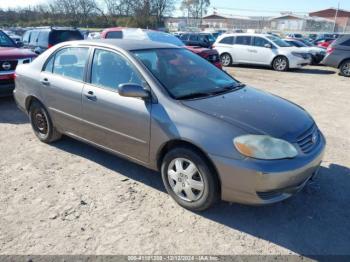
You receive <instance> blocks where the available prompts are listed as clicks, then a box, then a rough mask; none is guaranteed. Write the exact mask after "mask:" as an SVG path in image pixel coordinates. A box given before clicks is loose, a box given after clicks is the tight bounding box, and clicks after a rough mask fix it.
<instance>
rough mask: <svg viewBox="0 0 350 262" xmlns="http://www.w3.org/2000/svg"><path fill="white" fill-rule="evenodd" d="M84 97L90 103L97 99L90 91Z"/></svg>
mask: <svg viewBox="0 0 350 262" xmlns="http://www.w3.org/2000/svg"><path fill="white" fill-rule="evenodd" d="M85 97H86V98H87V99H89V100H92V101H95V100H96V99H97V97H96V96H95V95H94V92H92V91H89V92H87V94H85Z"/></svg>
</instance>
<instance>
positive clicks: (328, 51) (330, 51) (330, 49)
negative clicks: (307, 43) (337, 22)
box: [326, 46, 335, 55]
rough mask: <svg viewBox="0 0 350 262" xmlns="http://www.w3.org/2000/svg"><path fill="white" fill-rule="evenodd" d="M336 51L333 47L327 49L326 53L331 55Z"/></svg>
mask: <svg viewBox="0 0 350 262" xmlns="http://www.w3.org/2000/svg"><path fill="white" fill-rule="evenodd" d="M334 50H335V49H334V48H333V47H331V46H329V47H327V50H326V52H327V54H329V55H330V54H331V53H333V51H334Z"/></svg>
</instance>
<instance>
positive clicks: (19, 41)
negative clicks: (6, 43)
mask: <svg viewBox="0 0 350 262" xmlns="http://www.w3.org/2000/svg"><path fill="white" fill-rule="evenodd" d="M3 32H4V33H5V34H7V35H8V36H9V37H10V38H11V39H12V40H13V41H14V42H15V43H16V45H17V46H21V45H22V44H23V43H22V37H21V36H19V35H16V34H15V33H14V32H12V31H3Z"/></svg>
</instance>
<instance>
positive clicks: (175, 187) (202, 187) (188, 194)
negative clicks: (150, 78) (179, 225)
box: [161, 147, 219, 211]
mask: <svg viewBox="0 0 350 262" xmlns="http://www.w3.org/2000/svg"><path fill="white" fill-rule="evenodd" d="M206 162H207V161H206V160H205V158H204V157H202V156H201V154H200V153H198V152H197V151H195V150H192V149H190V148H187V147H179V148H175V149H173V150H171V151H170V152H168V153H167V154H166V155H165V157H164V158H163V162H162V167H161V173H162V179H163V183H164V186H165V188H166V190H167V192H168V193H169V195H170V196H171V197H172V198H173V199H174V200H175V201H176V202H177V203H178V204H179V205H180V206H182V207H184V208H186V209H188V210H191V211H203V210H206V209H208V208H209V207H211V206H212V205H214V203H215V202H216V201H217V200H218V199H219V182H218V178H217V176H216V174H215V172H214V171H213V170H212V169H211V168H210V167H209V166H208V164H207V163H206ZM178 166H179V167H180V168H178ZM177 169H179V170H181V171H182V172H179V170H177Z"/></svg>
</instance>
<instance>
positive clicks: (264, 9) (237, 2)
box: [0, 0, 350, 16]
mask: <svg viewBox="0 0 350 262" xmlns="http://www.w3.org/2000/svg"><path fill="white" fill-rule="evenodd" d="M47 1H48V0H0V8H8V7H11V8H13V7H18V6H22V7H24V6H28V5H36V4H40V3H46V2H47ZM100 1H101V0H100ZM177 2H178V3H179V2H181V0H177ZM338 2H339V4H340V8H341V9H346V10H350V0H244V1H242V0H211V7H210V8H209V10H208V14H211V13H213V11H214V8H216V10H217V12H218V13H221V14H232V15H242V16H254V15H256V16H277V15H279V14H280V12H282V11H291V12H294V13H296V14H300V15H302V14H306V13H308V12H311V11H317V10H321V9H325V8H328V7H337V6H338ZM177 6H178V7H179V4H178V5H177ZM181 14H182V12H181V11H180V10H177V11H176V12H175V14H174V15H175V16H179V15H181Z"/></svg>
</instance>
